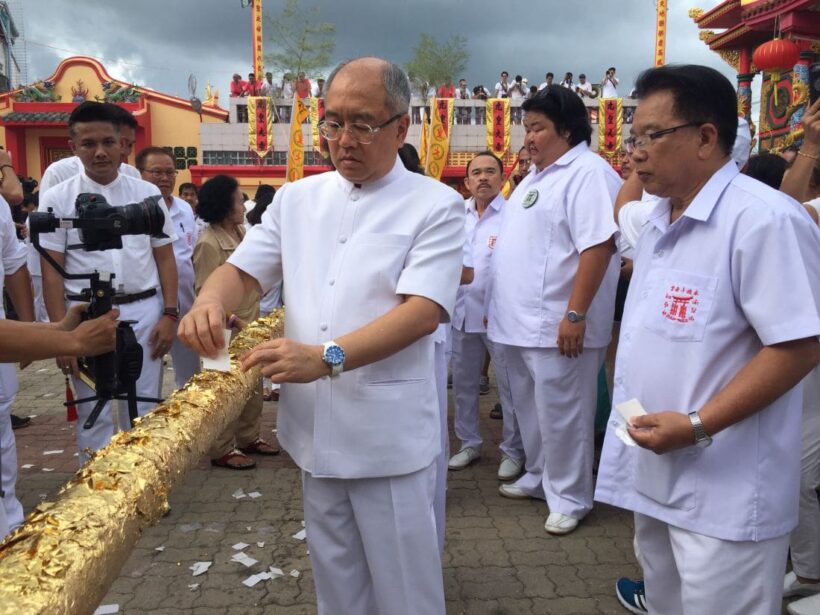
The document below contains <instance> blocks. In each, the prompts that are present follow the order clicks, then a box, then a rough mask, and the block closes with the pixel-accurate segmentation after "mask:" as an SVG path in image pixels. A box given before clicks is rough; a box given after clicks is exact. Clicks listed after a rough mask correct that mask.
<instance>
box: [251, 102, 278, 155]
mask: <svg viewBox="0 0 820 615" xmlns="http://www.w3.org/2000/svg"><path fill="white" fill-rule="evenodd" d="M247 101H248V148H249V149H250V150H251V151H252V152H254V153H255V154H256V155H257V156H259V157H260V158H264V157H265V156H267V154H268V152H270V151H273V104H272V103H271V99H270V98H268V97H267V96H249V97H248V98H247Z"/></svg>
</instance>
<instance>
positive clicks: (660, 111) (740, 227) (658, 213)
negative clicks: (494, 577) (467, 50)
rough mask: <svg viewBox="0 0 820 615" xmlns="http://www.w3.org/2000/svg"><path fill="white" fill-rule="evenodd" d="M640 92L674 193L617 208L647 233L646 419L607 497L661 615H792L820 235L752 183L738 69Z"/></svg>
mask: <svg viewBox="0 0 820 615" xmlns="http://www.w3.org/2000/svg"><path fill="white" fill-rule="evenodd" d="M702 92H709V96H702V95H701V93H702ZM637 93H638V98H639V99H640V104H639V105H638V108H637V110H636V112H635V119H634V123H633V124H632V135H631V136H630V137H629V138H628V139H626V146H627V148H628V150H629V152H630V153H631V157H632V165H633V167H634V174H635V175H636V176H637V177H636V179H635V181H637V180H640V181H641V182H642V183H643V186H644V188H645V190H646V191H647V192H649V193H651V194H654V195H656V196H658V197H659V200H658V201H657V203H656V204H654V206H651V205H649V207H651V211H650V212H649V213H648V214H646V213H644V212H643V211H641V210H642V208H644V207H647V206H648V205H646V204H641V203H634V202H632V203H628V204H626V205H624V206H622V207H617V208H616V210H615V215H616V219H617V220H618V223H619V226H620V228H621V229H622V230H623V229H628V228H634V227H635V224H634V221H633V219H634V218H635V217H636V216H644V217H645V218H646V223H645V224H644V225H643V226H642V227H641V229H640V232H639V235H638V238H637V242H636V245H635V267H634V273H633V275H632V281H631V285H630V289H629V295H628V297H627V301H626V307H625V310H624V316H623V321H622V324H621V333H620V343H619V347H618V356H617V359H616V368H615V390H614V400H613V402H614V404H615V407H616V408H617V407H618V406H619V405H620V404H624V402H630V403H629V404H628V405H627V406H626V407H625V408H624V410H623V412H624V414H625V415H626V416H628V417H630V418H628V419H627V418H622V415H621V413H620V412H619V411H618V410H613V413H612V416H611V418H610V422H609V425H608V431H607V434H606V441H605V443H604V450H603V454H602V458H601V463H600V467H599V470H598V485H597V491H596V499H598V500H599V501H602V502H607V503H609V504H613V505H616V506H620V507H622V508H626V509H629V510H632V511H634V513H635V536H636V550H637V551H638V552H639V560H640V562H641V564H642V565H643V570H644V575H645V581H646V602H647V608H648V611H649V612H651V613H664V614H665V615H675V614H680V613H724V614H738V615H740V614H744V615H746V614H750V613H753V614H758V613H760V614H762V613H767V614H776V613H780V610H781V599H782V591H783V585H782V579H783V570H784V568H785V560H786V552H787V549H788V539H789V532H790V531H791V530H792V529H793V528H794V527H795V526H796V524H797V507H798V487H799V480H800V418H801V417H800V413H801V386H800V384H799V382H800V380H801V379H802V378H803V376H805V375H806V374H807V373H808V372H809V371H810V370H811V368H812V367H814V366H815V365H816V364H817V362H818V356H819V355H818V342H817V335H818V334H820V316H818V307H820V297H818V290H817V289H818V288H820V233H819V232H818V229H817V226H816V225H814V224H813V223H812V221H811V220H810V219H809V218H808V217H807V216H806V215H805V214H804V212H803V211H802V210H801V209H800V208H799V206H798V205H797V203H795V202H794V201H792V200H791V199H789V198H788V197H786V196H785V195H783V194H782V193H779V192H776V191H774V190H770V189H768V188H766V187H765V186H763V185H762V184H761V183H759V182H757V181H755V180H753V179H751V178H749V177H747V176H744V175H741V174H740V173H739V171H738V168H737V165H736V164H735V163H734V161H732V159H731V157H730V154H731V152H732V146H733V144H734V141H735V136H736V132H737V115H736V110H737V97H736V94H735V91H734V88H733V87H732V85H731V83H729V81H728V80H727V79H726V78H725V77H724V76H722V75H721V74H720V73H718V72H717V71H715V70H713V69H711V68H706V67H703V66H691V65H684V66H666V67H661V68H655V69H651V70H648V71H646V72H645V73H643V74H642V75H641V76H640V78H639V79H638V83H637ZM629 181H632V180H629ZM635 400H637V402H639V403H640V406H638V403H637V402H636V401H635ZM641 407H642V409H641ZM644 411H645V413H648V414H645V413H644ZM634 444H637V446H635V445H634ZM635 612H638V611H635Z"/></svg>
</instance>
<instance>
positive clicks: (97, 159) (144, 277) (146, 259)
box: [39, 102, 179, 460]
mask: <svg viewBox="0 0 820 615" xmlns="http://www.w3.org/2000/svg"><path fill="white" fill-rule="evenodd" d="M112 107H113V109H112ZM117 109H119V107H116V106H115V105H111V104H109V103H97V102H85V103H82V104H81V105H79V106H78V107H77V108H76V109H75V110H74V111H73V112H72V113H71V116H70V117H69V120H68V132H69V144H70V145H71V149H72V151H73V152H74V153H75V154H76V155H77V156H79V157H80V160H81V161H82V163H83V171H82V172H81V173H80V174H79V175H75V176H74V177H72V178H70V179H67V180H65V181H64V182H62V183H60V184H57V185H56V186H54V187H53V188H50V189H49V190H47V191H46V192H45V193H43V194H42V195H41V196H40V206H39V211H41V212H45V211H47V210H48V209H49V208H52V209H53V212H54V214H55V215H56V216H57V217H71V218H73V217H76V213H77V212H76V207H75V201H76V199H77V196H78V195H79V194H82V193H94V194H99V195H102V196H103V197H104V198H105V200H106V201H107V202H108V204H110V205H112V206H122V205H127V204H131V203H138V202H141V201H143V200H144V199H146V198H148V197H160V196H161V195H160V192H159V189H158V188H157V187H156V186H154V185H153V184H149V183H148V182H146V181H143V180H141V179H135V178H133V177H130V176H128V175H123V174H121V173H120V172H119V171H118V167H119V165H120V158H121V155H122V148H123V145H122V138H121V136H120V134H119V129H118V126H119V124H118V121H119V120H118V117H119V111H116V110H117ZM156 202H157V205H158V206H159V207H160V209H161V211H162V213H163V216H164V222H163V227H162V232H163V233H164V234H165V237H163V238H157V237H149V236H148V235H126V236H123V238H122V244H123V247H122V248H121V249H119V250H103V251H94V252H86V251H85V250H82V249H78V250H77V249H72V250H69V249H68V246H71V245H77V244H80V243H81V241H80V238H79V232H78V231H77V230H76V229H71V230H66V229H58V230H57V231H55V232H53V233H47V234H42V235H40V243H41V244H42V246H43V247H44V248H46V250H47V251H48V253H49V254H50V256H51V257H52V258H53V259H55V260H56V261H57V262H58V263H59V264H60V265H62V266H63V267H64V268H65V270H66V271H67V272H68V273H89V272H93V271H95V270H96V271H100V272H107V273H112V274H114V276H115V277H114V279H113V285H114V288H115V289H118V290H119V291H121V295H120V296H119V297H117V298H116V299H115V304H116V305H117V307H118V309H119V310H120V313H121V316H122V319H123V320H133V321H136V324H134V325H133V329H134V333H135V334H136V337H137V341H138V342H139V344H140V345H141V346H142V348H143V363H142V373H141V375H140V377H139V380H138V381H137V395H139V396H141V397H149V398H157V397H158V396H159V393H160V391H159V379H160V370H161V367H162V365H161V358H162V355H163V354H165V353H166V352H168V351H169V350H170V349H171V344H172V342H173V339H174V333H175V331H176V324H177V322H176V319H177V318H178V315H179V310H178V308H177V269H176V263H175V259H174V251H173V247H172V245H171V244H172V242H173V241H174V239H176V234H175V233H174V227H173V222H172V219H171V215H170V214H169V213H168V209H167V208H166V207H165V203H164V201H163V200H162V198H157V199H156ZM42 272H43V292H44V295H45V301H46V309H47V310H48V315H49V318H50V319H51V320H53V321H59V320H62V318H63V316H64V315H65V311H66V308H67V306H68V305H70V304H71V303H72V302H74V301H78V300H81V298H80V293H81V291H82V289H83V288H84V286H85V285H86V284H87V281H85V280H65V281H64V280H63V278H62V277H61V276H60V274H59V273H58V272H57V271H56V270H54V268H52V267H51V265H49V264H48V263H46V262H42ZM126 274H127V275H126ZM57 366H58V367H59V368H60V369H61V370H62V371H63V373H66V374H68V373H70V374H71V375H72V376H73V377H74V388H75V390H76V392H77V396H78V399H82V398H86V397H91V396H92V395H93V392H92V390H91V389H90V387H88V386H87V385H86V384H85V383H84V382H83V381H82V380H80V378H79V377H78V376H79V371H78V369H77V361H76V360H75V359H74V358H71V357H58V358H57ZM93 405H94V404H93V403H79V404H77V413H78V416H79V421H78V423H77V444H78V447H79V449H80V457H81V460H84V458H85V451H86V449H90V450H91V451H96V450H98V449H100V448H102V447H103V446H105V445H106V444H108V442H109V441H110V439H111V436H112V435H113V432H114V424H115V423H114V417H113V416H112V410H111V404H107V406H106V407H105V408H104V409H103V411H102V413H101V414H100V415H99V417H98V418H97V421H96V423H95V424H94V426H93V427H92V428H91V429H84V428H83V423H84V422H85V420H86V419H87V418H88V415H89V414H90V413H91V410H92V408H93ZM154 405H155V404H154V403H151V402H140V403H139V404H138V412H139V415H140V416H143V415H145V414H146V413H147V412H149V411H150V410H151V409H152V408H153V407H154ZM117 423H118V425H119V428H120V429H130V423H129V419H128V411H127V405H126V403H125V402H119V412H118V421H117Z"/></svg>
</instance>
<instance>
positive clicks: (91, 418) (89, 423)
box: [83, 399, 108, 429]
mask: <svg viewBox="0 0 820 615" xmlns="http://www.w3.org/2000/svg"><path fill="white" fill-rule="evenodd" d="M106 403H108V400H107V399H98V400H97V403H96V404H94V409H93V410H92V411H91V414H89V415H88V419H87V420H86V422H85V423H84V424H83V429H91V428H92V427H94V423H96V422H97V417H98V416H100V412H102V409H103V408H104V407H105V404H106Z"/></svg>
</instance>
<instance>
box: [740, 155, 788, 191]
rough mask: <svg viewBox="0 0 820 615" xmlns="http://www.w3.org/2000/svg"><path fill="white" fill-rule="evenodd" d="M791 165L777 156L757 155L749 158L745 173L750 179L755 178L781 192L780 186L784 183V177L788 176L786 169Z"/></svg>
mask: <svg viewBox="0 0 820 615" xmlns="http://www.w3.org/2000/svg"><path fill="white" fill-rule="evenodd" d="M788 167H789V163H788V162H786V159H785V158H783V157H782V156H778V155H777V154H757V155H756V156H752V157H751V158H749V162H747V163H746V168H745V169H743V172H744V173H745V174H746V175H748V176H749V177H753V178H754V179H756V180H757V181H760V182H763V183H764V184H766V185H767V186H771V187H772V188H774V189H775V190H780V184H781V183H783V175H785V174H786V169H787V168H788Z"/></svg>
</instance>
